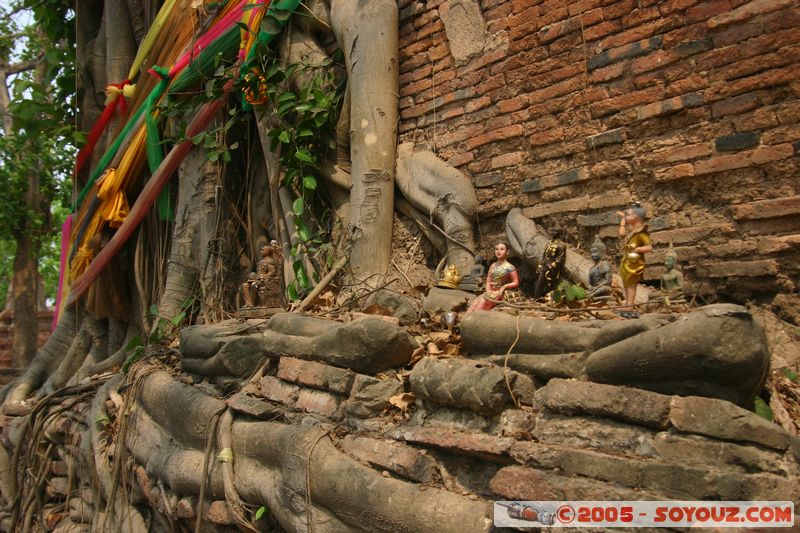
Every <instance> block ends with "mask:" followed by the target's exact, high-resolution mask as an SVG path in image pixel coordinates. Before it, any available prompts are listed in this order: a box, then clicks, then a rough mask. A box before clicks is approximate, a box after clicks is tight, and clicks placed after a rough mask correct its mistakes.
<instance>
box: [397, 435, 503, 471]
mask: <svg viewBox="0 0 800 533" xmlns="http://www.w3.org/2000/svg"><path fill="white" fill-rule="evenodd" d="M390 436H391V437H392V438H394V439H397V440H402V441H405V442H410V443H413V444H420V445H423V446H431V447H434V448H440V449H442V450H446V451H448V452H451V453H455V454H458V455H466V456H469V457H476V458H478V459H484V460H487V461H493V462H497V463H501V464H509V463H511V462H513V461H512V459H511V458H510V457H509V456H508V453H509V451H510V449H511V446H512V444H513V443H514V440H513V439H509V438H506V437H493V436H491V435H485V434H482V433H467V432H465V431H457V430H451V429H443V428H424V427H421V428H402V429H396V430H394V431H392V432H391V433H390Z"/></svg>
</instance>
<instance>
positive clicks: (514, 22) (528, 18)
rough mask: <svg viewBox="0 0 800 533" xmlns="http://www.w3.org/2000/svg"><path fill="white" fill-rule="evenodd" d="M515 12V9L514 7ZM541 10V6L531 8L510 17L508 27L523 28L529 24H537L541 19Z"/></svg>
mask: <svg viewBox="0 0 800 533" xmlns="http://www.w3.org/2000/svg"><path fill="white" fill-rule="evenodd" d="M512 10H513V7H512ZM540 14H541V10H540V7H539V6H530V7H528V8H527V9H525V10H524V11H521V12H518V13H517V14H514V15H511V16H509V17H508V25H509V26H510V27H512V28H514V27H517V26H521V25H523V24H526V23H529V22H536V21H537V20H538V19H539V15H540Z"/></svg>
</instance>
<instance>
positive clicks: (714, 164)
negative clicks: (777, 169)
mask: <svg viewBox="0 0 800 533" xmlns="http://www.w3.org/2000/svg"><path fill="white" fill-rule="evenodd" d="M793 156H794V147H792V145H791V144H778V145H774V146H762V147H760V148H756V149H754V150H749V151H746V152H739V153H736V154H730V155H719V156H715V157H712V158H710V159H705V160H702V161H696V162H695V163H694V171H695V174H697V175H702V174H710V173H712V172H721V171H723V170H733V169H736V168H745V167H750V166H753V165H760V164H764V163H769V162H770V161H778V160H780V159H786V158H788V157H793Z"/></svg>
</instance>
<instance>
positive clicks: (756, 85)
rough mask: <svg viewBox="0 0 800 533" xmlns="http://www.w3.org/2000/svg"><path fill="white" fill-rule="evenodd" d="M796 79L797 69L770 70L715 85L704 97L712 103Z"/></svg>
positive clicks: (793, 67) (789, 67)
mask: <svg viewBox="0 0 800 533" xmlns="http://www.w3.org/2000/svg"><path fill="white" fill-rule="evenodd" d="M796 78H797V67H795V66H788V67H783V68H778V69H771V70H767V71H764V72H761V73H759V74H756V75H755V76H750V77H747V78H742V79H740V80H735V81H732V82H729V83H723V84H716V85H712V86H711V87H710V88H708V89H707V90H706V91H705V92H704V95H705V97H706V100H707V101H714V100H718V99H720V98H725V97H728V96H735V95H738V94H742V93H746V92H750V91H754V90H763V89H767V88H769V87H774V86H776V85H782V84H785V83H788V82H791V81H794V80H795V79H796Z"/></svg>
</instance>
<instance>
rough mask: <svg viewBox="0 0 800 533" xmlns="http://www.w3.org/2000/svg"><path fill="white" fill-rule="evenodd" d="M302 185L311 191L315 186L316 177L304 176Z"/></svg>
mask: <svg viewBox="0 0 800 533" xmlns="http://www.w3.org/2000/svg"><path fill="white" fill-rule="evenodd" d="M303 187H305V188H306V189H308V190H310V191H313V190H316V188H317V179H316V178H315V177H314V176H305V177H304V178H303Z"/></svg>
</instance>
